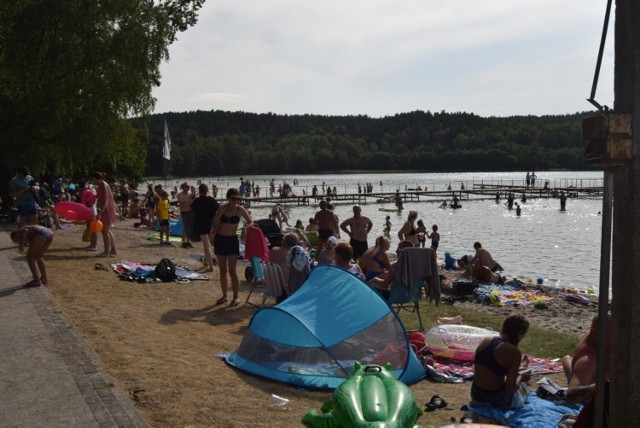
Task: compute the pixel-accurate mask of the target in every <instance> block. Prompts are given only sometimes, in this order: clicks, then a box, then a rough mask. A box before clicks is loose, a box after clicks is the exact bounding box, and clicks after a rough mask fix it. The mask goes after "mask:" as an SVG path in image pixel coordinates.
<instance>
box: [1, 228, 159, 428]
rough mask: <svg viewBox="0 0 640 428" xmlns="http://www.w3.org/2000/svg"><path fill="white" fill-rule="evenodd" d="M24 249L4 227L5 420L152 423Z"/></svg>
mask: <svg viewBox="0 0 640 428" xmlns="http://www.w3.org/2000/svg"><path fill="white" fill-rule="evenodd" d="M30 279H31V274H30V273H29V268H28V266H27V263H26V261H25V259H24V256H22V255H20V254H19V253H18V252H17V248H16V247H15V246H14V245H13V244H12V243H11V240H10V238H9V234H8V232H6V231H0V426H2V427H83V428H84V427H146V426H147V424H146V423H145V421H144V419H143V418H142V416H140V414H139V413H138V411H137V410H136V408H135V407H134V405H133V403H132V402H131V401H130V400H129V399H128V398H127V396H126V395H125V394H124V392H123V391H122V390H121V389H120V388H119V387H118V386H116V382H115V380H114V379H113V378H112V377H111V376H110V375H109V374H108V373H107V370H106V369H105V368H104V366H103V365H102V363H101V362H100V360H99V358H98V356H97V355H96V354H95V353H94V352H93V351H92V350H91V349H90V348H89V346H88V345H87V343H86V342H85V341H84V339H83V338H82V337H81V336H80V334H79V333H78V332H77V331H75V329H74V328H73V324H72V323H71V322H70V321H69V319H68V318H67V317H66V316H65V315H64V313H62V311H61V310H60V308H59V306H58V305H57V303H56V302H55V301H54V299H53V298H52V296H51V294H50V293H49V291H48V290H47V289H46V287H39V288H22V287H21V284H24V283H26V282H27V281H29V280H30Z"/></svg>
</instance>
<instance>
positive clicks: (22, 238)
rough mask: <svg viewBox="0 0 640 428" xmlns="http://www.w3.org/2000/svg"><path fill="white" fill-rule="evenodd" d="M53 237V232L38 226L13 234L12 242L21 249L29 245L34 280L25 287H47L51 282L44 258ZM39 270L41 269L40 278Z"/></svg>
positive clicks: (28, 253) (30, 268)
mask: <svg viewBox="0 0 640 428" xmlns="http://www.w3.org/2000/svg"><path fill="white" fill-rule="evenodd" d="M53 236H54V234H53V231H52V230H50V229H47V228H46V227H42V226H40V225H37V224H33V225H29V226H25V227H24V228H22V229H20V230H14V231H13V232H11V240H12V241H13V242H15V243H16V244H18V245H20V247H21V248H22V247H23V246H24V245H26V244H29V249H28V250H27V255H26V256H27V263H28V264H29V270H30V271H31V275H32V276H33V279H32V280H31V281H29V282H27V283H26V284H24V285H23V287H25V288H27V287H40V286H41V285H42V284H44V285H47V283H48V282H49V280H48V278H47V269H46V267H45V265H44V260H43V259H42V256H43V255H44V253H46V252H47V250H48V249H49V246H50V245H51V242H52V241H53ZM38 269H40V276H39V277H38Z"/></svg>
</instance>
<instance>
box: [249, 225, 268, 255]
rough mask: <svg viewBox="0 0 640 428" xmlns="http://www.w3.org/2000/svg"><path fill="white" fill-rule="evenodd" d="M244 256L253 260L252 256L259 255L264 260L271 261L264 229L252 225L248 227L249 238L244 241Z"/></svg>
mask: <svg viewBox="0 0 640 428" xmlns="http://www.w3.org/2000/svg"><path fill="white" fill-rule="evenodd" d="M244 245H245V246H244V257H245V259H247V260H251V257H259V258H260V259H261V260H262V261H265V262H268V261H269V245H267V238H265V236H264V233H262V229H260V228H259V227H255V226H254V227H250V228H248V229H247V238H246V240H245V243H244Z"/></svg>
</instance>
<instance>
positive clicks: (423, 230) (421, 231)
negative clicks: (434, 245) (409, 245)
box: [416, 220, 427, 248]
mask: <svg viewBox="0 0 640 428" xmlns="http://www.w3.org/2000/svg"><path fill="white" fill-rule="evenodd" d="M426 234H427V227H426V226H425V225H424V222H423V221H422V220H418V227H417V228H416V235H418V247H421V248H424V245H425V241H426V240H427V238H425V235H426Z"/></svg>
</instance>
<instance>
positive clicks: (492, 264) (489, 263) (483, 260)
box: [471, 242, 504, 272]
mask: <svg viewBox="0 0 640 428" xmlns="http://www.w3.org/2000/svg"><path fill="white" fill-rule="evenodd" d="M473 248H475V250H476V255H475V256H474V257H473V260H471V265H472V266H473V263H474V262H475V261H478V262H480V264H481V265H482V266H486V267H488V268H489V269H491V272H495V271H498V270H499V271H503V270H504V269H503V268H502V266H500V263H498V262H496V261H495V260H493V257H491V253H489V252H488V251H487V250H485V249H484V248H482V244H481V243H479V242H476V243H474V244H473Z"/></svg>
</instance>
